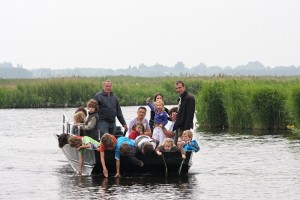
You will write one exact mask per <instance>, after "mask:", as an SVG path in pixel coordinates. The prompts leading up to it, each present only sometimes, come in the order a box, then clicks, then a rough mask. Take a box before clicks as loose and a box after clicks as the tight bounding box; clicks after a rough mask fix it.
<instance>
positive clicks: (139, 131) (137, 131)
mask: <svg viewBox="0 0 300 200" xmlns="http://www.w3.org/2000/svg"><path fill="white" fill-rule="evenodd" d="M144 133H145V127H144V125H143V124H142V123H140V122H137V123H136V124H134V125H133V127H132V131H131V132H130V133H129V135H128V137H129V138H130V139H132V140H135V138H136V137H137V136H140V135H144Z"/></svg>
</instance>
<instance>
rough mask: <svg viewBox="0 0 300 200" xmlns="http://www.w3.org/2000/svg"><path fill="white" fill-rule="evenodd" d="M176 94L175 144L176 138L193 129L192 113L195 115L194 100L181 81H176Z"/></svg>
mask: <svg viewBox="0 0 300 200" xmlns="http://www.w3.org/2000/svg"><path fill="white" fill-rule="evenodd" d="M175 88H176V93H177V94H179V95H180V96H179V103H178V114H177V117H176V121H175V125H174V126H175V128H176V136H175V144H176V143H177V138H178V137H179V136H181V135H182V132H183V131H185V130H190V129H193V128H194V122H193V121H194V113H195V98H194V96H193V95H191V94H190V93H189V92H188V91H186V87H185V85H184V83H183V82H182V81H177V82H176V85H175Z"/></svg>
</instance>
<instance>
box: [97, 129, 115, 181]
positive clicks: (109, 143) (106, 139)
mask: <svg viewBox="0 0 300 200" xmlns="http://www.w3.org/2000/svg"><path fill="white" fill-rule="evenodd" d="M116 143H117V139H116V137H115V136H114V135H112V134H109V133H104V135H103V136H102V137H101V143H100V148H99V150H100V161H101V165H102V169H103V176H104V177H106V178H107V177H108V170H107V168H106V164H105V150H113V149H115V147H116Z"/></svg>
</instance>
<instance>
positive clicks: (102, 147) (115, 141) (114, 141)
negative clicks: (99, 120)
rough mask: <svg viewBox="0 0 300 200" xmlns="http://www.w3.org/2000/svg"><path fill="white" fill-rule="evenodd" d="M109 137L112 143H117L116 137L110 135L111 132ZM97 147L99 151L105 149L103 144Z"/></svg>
mask: <svg viewBox="0 0 300 200" xmlns="http://www.w3.org/2000/svg"><path fill="white" fill-rule="evenodd" d="M110 137H111V139H112V141H113V144H116V143H117V139H116V137H115V136H114V135H111V134H110ZM99 149H100V152H104V151H105V147H104V145H103V144H100V147H99Z"/></svg>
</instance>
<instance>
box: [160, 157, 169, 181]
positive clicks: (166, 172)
mask: <svg viewBox="0 0 300 200" xmlns="http://www.w3.org/2000/svg"><path fill="white" fill-rule="evenodd" d="M161 156H162V158H163V160H164V163H165V168H166V171H165V175H166V177H168V167H167V163H166V161H165V157H164V154H162V155H161Z"/></svg>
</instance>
